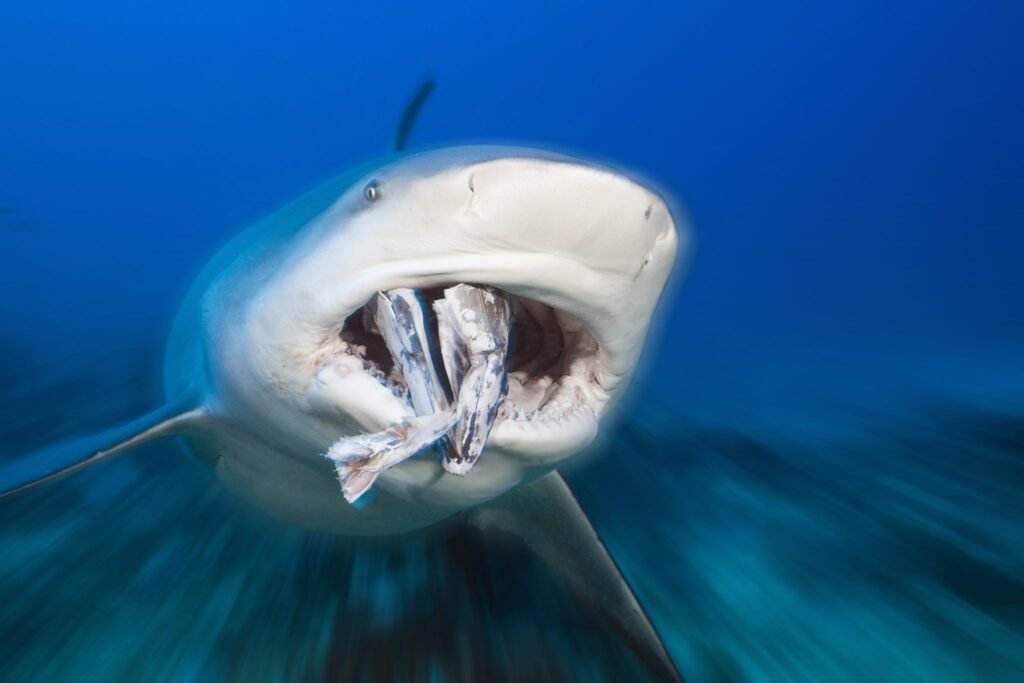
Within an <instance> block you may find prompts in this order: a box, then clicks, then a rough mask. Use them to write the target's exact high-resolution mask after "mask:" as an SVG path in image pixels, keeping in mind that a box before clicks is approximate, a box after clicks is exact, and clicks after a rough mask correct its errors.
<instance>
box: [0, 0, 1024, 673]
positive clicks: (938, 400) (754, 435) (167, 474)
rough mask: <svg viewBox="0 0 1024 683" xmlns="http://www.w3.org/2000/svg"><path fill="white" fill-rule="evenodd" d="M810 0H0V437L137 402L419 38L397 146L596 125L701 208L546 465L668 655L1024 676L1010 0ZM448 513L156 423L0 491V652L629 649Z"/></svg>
mask: <svg viewBox="0 0 1024 683" xmlns="http://www.w3.org/2000/svg"><path fill="white" fill-rule="evenodd" d="M819 5H821V4H820V3H819ZM819 5H814V4H809V3H793V2H779V3H721V2H689V3H677V4H676V6H669V3H664V5H662V4H653V3H645V2H630V3H623V4H611V3H604V2H588V3H583V2H519V3H514V4H511V3H509V4H506V5H504V6H494V5H481V4H472V5H470V4H462V3H445V4H441V5H429V4H428V3H411V2H409V3H391V4H380V5H378V4H371V3H359V4H354V3H353V4H348V3H308V4H306V5H305V6H304V7H301V8H298V7H294V6H289V5H286V4H285V3H249V4H246V5H241V4H237V5H229V4H227V3H216V2H214V3H202V4H198V3H160V4H148V5H147V6H145V7H143V6H140V5H139V4H138V3H127V2H106V3H102V4H100V5H96V4H95V3H92V4H90V3H85V4H83V3H70V2H53V3H46V4H39V3H17V4H15V3H7V4H5V5H4V6H2V7H0V64H2V65H3V68H2V69H0V292H2V293H3V296H0V320H2V321H3V322H2V324H0V447H2V450H0V455H2V456H3V457H8V456H10V455H13V454H19V453H24V452H28V451H30V450H32V449H34V448H38V447H40V446H42V445H43V444H45V443H48V442H50V441H52V440H55V439H59V438H62V437H67V436H69V435H74V434H78V433H82V432H85V431H89V430H94V429H99V428H102V427H103V426H105V425H109V424H111V423H114V422H117V421H119V420H124V419H126V418H129V417H131V416H133V415H134V414H137V413H138V412H140V411H143V410H145V409H148V408H152V407H154V406H155V405H156V404H157V403H158V402H159V398H160V395H161V388H160V386H159V375H160V370H159V366H160V357H161V353H162V340H163V337H164V335H165V334H166V332H167V330H168V328H169V325H170V321H171V318H172V316H173V314H174V311H175V308H176V306H177V304H178V302H179V301H180V299H181V297H182V296H183V294H184V292H185V290H186V288H187V286H188V284H189V282H190V280H191V278H192V277H194V275H195V274H196V273H197V272H198V270H199V269H200V267H201V265H202V264H203V262H204V261H205V260H206V259H207V258H208V257H209V256H210V255H211V254H212V252H213V251H214V250H215V249H216V247H217V246H219V245H220V244H222V243H223V242H224V241H226V240H227V239H228V238H229V237H230V236H231V235H233V234H234V233H235V232H236V231H237V230H238V229H240V228H241V227H243V226H244V225H245V224H246V223H248V222H250V221H252V220H255V219H257V218H259V217H260V216H261V215H264V214H266V213H268V212H269V211H271V210H273V209H274V208H276V207H278V206H280V205H281V204H283V203H285V202H286V201H288V200H289V199H291V198H293V197H295V196H296V195H298V194H300V193H301V192H303V191H304V190H306V189H308V188H310V187H312V186H313V185H314V184H316V183H318V182H320V181H322V180H324V179H325V178H327V177H329V176H331V175H333V174H335V173H337V172H339V171H342V170H344V169H346V168H348V167H351V166H354V165H356V164H359V163H362V162H364V161H366V160H367V159H370V158H373V157H376V156H379V155H380V154H381V153H384V152H386V151H387V150H388V147H389V145H390V143H391V140H392V139H393V136H394V127H395V124H396V122H397V120H398V118H399V116H400V115H401V111H402V108H403V106H404V104H405V102H406V100H407V99H408V98H409V97H410V95H411V94H412V93H413V92H414V91H415V89H416V88H417V87H418V86H419V84H420V83H421V81H422V80H423V78H424V77H425V76H427V75H428V74H429V75H433V77H434V78H435V79H436V81H437V88H436V90H435V92H434V93H433V96H432V97H431V100H430V101H429V102H428V103H427V106H426V107H425V109H424V111H423V114H422V116H421V118H420V120H419V122H418V124H417V126H416V128H415V130H414V131H413V134H412V137H411V145H410V146H411V147H412V148H414V149H415V148H426V147H434V146H439V145H445V144H453V143H461V142H493V141H500V142H515V143H527V144H535V145H540V146H543V147H551V148H554V149H558V150H567V151H570V152H577V153H581V154H584V155H587V156H590V157H594V158H597V159H601V160H608V161H611V162H613V163H615V164H616V165H619V166H624V167H626V168H632V169H636V170H638V171H639V172H641V173H642V174H643V175H644V176H646V177H648V178H651V179H652V180H654V181H655V182H656V183H657V184H658V185H659V186H660V187H661V188H663V189H664V190H665V191H666V192H667V193H669V194H670V195H672V196H673V197H675V198H676V200H677V201H678V202H679V203H680V205H681V206H685V207H686V212H687V214H688V216H689V217H690V219H691V221H692V223H693V226H694V232H695V236H696V242H695V251H694V255H693V258H692V260H691V262H690V264H689V270H688V272H687V274H686V277H685V278H681V279H680V282H679V283H678V287H677V288H676V289H675V290H674V293H673V296H671V297H670V299H669V300H668V301H667V302H666V306H665V309H664V314H663V319H662V329H661V330H660V334H659V336H658V337H657V338H656V339H654V340H652V343H651V345H650V348H649V355H648V357H647V363H646V365H645V368H644V372H642V373H641V375H640V377H639V378H638V380H637V383H636V386H635V392H634V394H633V396H632V399H631V401H630V402H629V404H628V405H627V406H626V408H625V409H624V410H623V413H622V415H621V420H620V422H619V423H618V424H617V425H615V426H613V428H611V429H609V430H608V432H607V434H606V446H605V448H604V452H603V453H602V454H600V455H599V456H597V457H595V458H593V459H592V460H591V461H589V462H586V463H580V464H579V465H578V466H575V467H573V468H571V469H570V471H568V472H567V476H568V478H569V480H570V482H571V483H572V485H573V486H574V488H575V489H576V490H577V492H578V494H579V496H580V498H581V500H582V501H583V503H584V505H585V507H586V508H587V510H588V511H589V512H590V514H591V515H592V517H593V519H594V522H595V524H596V526H597V527H598V529H599V531H600V532H601V533H602V535H603V536H604V537H605V538H606V540H607V541H608V544H609V546H610V547H611V549H612V550H613V553H614V554H615V556H616V558H617V559H618V560H619V562H620V564H621V565H622V567H623V569H624V571H625V572H626V574H627V575H628V577H629V578H630V580H631V581H632V582H633V584H634V586H635V587H636V589H637V592H638V594H639V595H640V597H641V599H642V600H643V601H644V603H645V605H647V607H648V609H649V611H650V612H651V614H652V617H653V619H654V621H655V622H656V624H657V626H658V627H659V629H660V630H661V632H662V634H663V636H664V637H665V639H666V642H667V644H668V647H669V649H670V651H671V653H672V654H673V656H674V657H675V658H676V660H677V661H678V663H679V665H680V668H681V669H682V671H683V672H684V674H686V675H687V677H688V678H689V680H692V681H745V680H752V681H825V680H828V681H842V680H851V681H860V680H891V681H971V680H980V681H1017V680H1021V679H1022V678H1024V654H1022V653H1024V582H1022V580H1021V579H1020V577H1021V576H1024V543H1022V542H1021V540H1020V539H1022V538H1024V509H1022V508H1024V503H1022V497H1021V495H1020V493H1019V492H1020V491H1021V489H1022V485H1024V436H1022V434H1024V267H1021V260H1022V254H1024V227H1022V226H1024V165H1022V162H1021V158H1022V153H1024V124H1022V122H1024V89H1022V88H1021V87H1020V75H1021V73H1024V45H1022V44H1021V41H1020V40H1019V33H1020V26H1021V25H1022V24H1021V20H1022V19H1024V12H1022V10H1021V9H1020V8H1019V7H1017V6H1016V5H1015V4H1013V3H1003V2H990V3H975V4H973V5H971V4H968V3H944V2H933V3H924V2H906V3H897V4H896V5H895V6H892V4H891V3H890V4H889V5H883V4H880V3H871V2H868V3H863V2H862V3H829V4H828V5H827V6H819ZM460 533H461V532H458V531H448V532H444V533H442V534H441V537H440V538H417V539H414V540H409V541H407V542H405V543H404V544H403V545H401V546H397V547H396V546H393V545H388V544H382V545H379V546H373V547H365V546H362V545H355V544H352V543H350V542H348V541H341V540H338V539H334V538H331V537H326V536H318V535H311V534H307V533H305V532H302V531H300V530H297V529H292V528H288V527H285V526H282V525H279V524H277V523H274V522H270V521H268V520H266V519H265V518H263V517H262V516H260V515H259V514H258V513H256V512H254V511H252V510H250V509H248V508H246V507H244V506H243V505H242V504H240V503H238V502H237V501H235V500H234V499H232V498H231V497H230V496H228V494H226V493H225V492H224V491H223V490H221V489H220V488H219V487H218V486H217V485H216V483H215V482H214V481H213V480H212V479H211V477H210V476H209V473H207V472H206V471H205V470H203V469H202V468H201V467H199V466H198V465H196V464H194V463H192V462H190V461H188V460H187V459H184V458H182V457H181V456H180V453H178V452H177V451H176V450H175V449H174V447H173V446H167V447H165V446H154V447H151V448H146V449H144V450H143V451H140V453H139V454H138V456H137V457H136V456H133V457H130V458H125V459H122V460H119V461H115V462H111V463H106V464H104V465H102V466H98V467H96V468H94V469H93V470H92V471H89V472H86V473H84V474H82V475H80V476H78V477H76V478H74V479H72V480H70V481H68V482H66V483H61V484H58V485H55V486H54V487H52V488H49V489H47V490H45V491H43V492H40V493H39V494H35V495H32V496H29V497H26V498H23V499H20V500H18V501H16V502H15V503H13V504H10V505H5V506H4V507H3V508H0V539H2V540H0V547H2V552H0V661H2V662H4V665H3V670H4V674H3V677H4V679H5V680H8V679H9V680H14V681H36V680H41V681H72V680H73V681H79V680H101V681H121V680H153V681H159V680H168V681H179V680H199V681H220V680H245V681H263V680H266V681H273V680H320V679H327V680H372V681H377V680H506V679H507V680H537V679H540V680H635V679H636V678H635V677H636V676H637V675H639V674H637V672H636V671H634V668H635V662H632V660H631V659H630V655H629V653H628V651H627V650H626V649H625V648H624V647H623V646H622V644H621V643H619V642H618V640H617V639H616V638H615V636H614V634H612V633H609V632H607V630H606V629H604V628H603V627H602V626H600V625H599V624H594V623H592V621H591V620H590V619H589V618H588V616H587V613H586V612H584V611H582V610H581V609H580V608H579V606H578V605H576V604H575V603H574V602H573V601H572V600H571V599H569V598H568V597H567V596H565V595H564V593H563V591H562V589H561V588H560V586H559V585H558V584H557V583H556V582H554V581H553V580H552V579H551V578H550V577H548V576H547V575H546V573H545V572H544V571H543V568H541V567H538V566H537V565H536V564H535V562H534V560H533V559H532V558H531V557H529V556H528V555H527V554H525V553H523V552H522V551H521V550H518V549H516V548H491V547H489V546H487V545H485V544H481V543H479V542H478V541H475V540H473V539H467V538H463V537H462V536H460V535H459V534H460ZM445 534H448V535H445ZM360 677H361V678H360Z"/></svg>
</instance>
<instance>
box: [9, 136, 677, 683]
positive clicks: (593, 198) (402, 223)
mask: <svg viewBox="0 0 1024 683" xmlns="http://www.w3.org/2000/svg"><path fill="white" fill-rule="evenodd" d="M688 234H689V229H688V227H687V225H686V224H685V223H684V222H683V221H682V220H681V219H680V218H679V214H678V212H673V211H672V210H671V209H670V207H669V204H668V203H667V201H666V200H665V198H664V197H663V196H662V195H661V194H659V193H658V192H657V191H656V190H654V189H652V188H651V187H650V186H649V185H648V184H647V183H645V182H642V181H639V180H637V179H635V178H634V177H632V176H631V175H629V174H626V173H622V172H620V171H618V170H615V169H613V168H611V167H609V166H605V165H602V164H597V163H593V162H590V161H585V160H582V159H579V158H575V157H570V156H567V155H563V154H558V153H553V152H549V151H546V150H540V149H534V148H526V147H509V146H487V145H468V146H456V147H448V148H440V149H434V150H430V151H425V152H419V153H413V154H403V155H399V156H396V157H394V158H392V159H389V160H387V161H385V162H382V163H373V164H369V165H367V166H364V167H361V168H358V169H356V170H354V171H352V172H349V173H345V174H342V175H340V176H338V177H336V178H333V179H331V180H329V181H327V182H326V183H324V184H322V185H320V186H318V187H316V188H314V189H313V190H312V191H310V192H308V193H306V194H305V195H303V196H302V197H300V198H298V199H297V200H295V201H293V202H292V203H290V204H288V205H287V206H285V207H284V208H283V209H281V210H279V211H277V212H275V213H273V214H272V215H270V216H268V217H267V218H265V219H264V220H261V221H259V222H257V223H256V224H255V225H253V226H251V227H250V228H248V229H247V230H245V231H243V232H242V233H241V234H240V235H239V236H237V237H236V238H235V239H233V240H231V241H230V242H229V243H228V244H227V245H226V246H224V247H223V249H222V250H221V251H220V252H219V253H218V254H217V255H216V256H215V257H214V258H213V259H212V260H211V261H210V262H209V264H208V265H207V267H206V268H205V269H204V270H203V271H202V273H201V274H200V275H199V277H198V278H197V279H196V281H195V282H194V284H193V286H192V287H191V289H190V291H189V292H188V294H187V295H186V297H185V300H184V302H183V303H182V305H181V308H180V311H179V313H178V315H177V317H176V319H175V322H174V324H173V327H172V329H171V332H170V336H169V339H168V342H167V346H166V354H165V361H164V387H165V396H166V403H165V405H164V406H163V407H161V408H159V409H157V410H156V411H154V412H152V413H151V414H148V415H145V416H142V417H140V418H138V419H136V420H133V421H131V422H130V423H128V424H125V425H120V426H116V427H112V428H110V429H108V430H104V431H102V432H100V433H97V434H90V435H86V436H82V437H80V438H76V439H72V440H70V441H66V442H62V443H58V444H55V445H53V446H51V447H49V448H46V449H44V450H43V451H40V452H37V453H33V454H30V455H28V456H25V457H24V458H22V459H20V460H19V462H22V463H26V467H27V468H28V470H30V471H31V472H32V475H31V476H28V477H24V480H23V481H21V482H20V483H16V484H14V485H7V490H5V491H4V492H2V493H0V499H6V498H10V497H12V496H14V495H19V494H22V493H24V492H26V491H29V490H32V489H35V488H37V487H39V486H40V485H42V484H44V483H46V482H49V481H53V480H55V479H58V478H61V477H64V476H67V475H70V474H72V473H74V472H77V471H79V470H81V469H83V468H85V467H88V466H89V465H91V464H93V463H95V462H98V461H100V460H103V459H106V458H110V457H113V456H116V455H120V454H123V453H126V452H128V451H131V450H133V449H136V448H137V447H139V446H141V445H143V444H146V443H150V442H153V441H156V440H161V439H172V440H176V441H177V442H178V443H180V444H181V446H182V447H183V448H184V449H185V450H187V451H188V452H190V453H191V454H192V455H193V456H194V457H195V458H197V459H198V460H200V461H201V462H203V463H206V464H208V465H209V467H210V469H211V470H212V471H213V473H214V474H215V476H216V477H217V478H218V479H219V480H220V481H221V482H223V484H224V485H225V486H226V487H227V488H228V489H230V490H231V491H232V492H234V493H235V494H237V495H239V496H241V497H243V498H244V499H246V500H248V501H250V502H252V503H254V504H255V505H256V506H258V507H259V508H261V509H263V510H265V511H267V512H268V513H270V514H271V515H273V516H276V517H278V518H281V519H284V520H288V521H290V522H293V523H295V524H299V525H303V526H305V527H309V528H313V529H318V530H324V531H328V532H333V533H336V534H342V535H349V536H386V535H400V534H403V533H409V532H414V531H417V530H420V529H428V528H430V527H432V526H435V525H438V524H441V523H442V522H445V521H446V520H451V519H453V518H454V519H457V520H460V521H461V522H462V523H467V524H470V525H472V526H473V527H475V528H476V529H478V530H480V531H481V532H482V533H485V534H492V535H496V536H510V537H514V538H517V539H519V540H520V541H521V542H522V543H524V544H526V545H527V546H528V547H529V548H530V549H532V550H533V551H534V552H535V553H536V554H537V555H538V556H539V557H540V559H541V560H542V561H543V562H544V563H545V564H546V565H547V566H548V567H550V569H551V570H552V571H553V572H554V573H555V574H556V575H557V576H558V577H560V578H561V579H562V580H563V581H564V583H565V584H566V586H567V587H568V588H569V589H570V590H571V591H572V592H574V593H575V594H576V595H577V596H579V597H580V599H581V600H582V601H583V603H584V604H585V605H587V606H589V607H590V608H591V609H592V610H593V612H594V613H595V614H596V615H598V616H599V617H600V618H602V619H604V620H605V621H607V623H608V624H610V625H611V626H612V627H613V628H615V630H616V631H617V633H619V634H620V635H621V637H623V638H624V639H625V640H626V641H627V642H628V643H629V644H630V646H631V647H632V648H633V650H634V651H635V652H636V654H637V656H638V657H639V659H640V660H641V661H643V662H644V663H645V664H646V665H647V666H648V667H649V668H650V670H651V672H652V673H653V675H654V676H655V677H656V678H658V679H660V680H681V678H680V674H679V672H678V670H677V668H676V667H675V665H674V663H673V662H672V659H671V657H670V656H669V655H668V653H667V651H666V649H665V647H664V644H663V643H662V641H661V639H660V637H659V635H658V633H657V631H656V629H655V628H654V626H653V625H652V623H651V621H650V619H649V618H648V616H647V614H646V612H645V611H644V609H643V607H642V606H641V604H640V602H639V601H638V599H637V598H636V596H635V594H634V593H633V591H632V589H631V588H630V586H629V584H628V582H627V581H626V579H625V578H624V577H623V575H622V573H621V572H620V571H619V569H618V567H617V565H616V563H615V562H614V560H613V558H612V557H611V555H610V554H609V552H608V550H607V548H606V547H605V546H604V544H603V543H602V542H601V539H600V538H599V536H598V534H597V532H596V531H595V529H594V527H593V525H592V524H591V523H590V521H589V519H588V518H587V516H586V514H585V512H584V511H583V509H582V508H581V507H580V505H579V503H578V502H577V500H576V499H575V497H574V496H573V494H572V492H571V490H570V489H569V487H568V485H567V484H566V482H565V481H564V479H563V478H562V476H561V475H560V474H559V467H560V466H562V465H563V464H565V463H567V461H568V460H569V459H571V458H573V457H575V456H578V455H579V454H580V453H583V452H585V451H587V449H588V447H589V446H590V445H591V443H592V442H593V441H594V440H595V438H596V436H597V435H598V432H599V428H600V425H601V424H602V422H603V421H604V420H606V419H607V417H608V416H609V415H610V414H612V413H613V411H614V408H615V406H616V405H617V404H619V403H620V402H621V399H622V397H623V395H624V393H625V392H626V389H627V387H628V386H629V385H630V381H631V378H632V377H633V375H634V374H635V372H636V370H637V367H638V364H639V363H640V360H641V357H642V355H643V354H642V350H643V348H644V345H645V340H646V339H647V337H648V336H649V335H648V330H649V328H650V327H651V325H652V321H653V320H654V319H655V317H656V315H655V313H656V310H657V309H658V306H659V300H661V299H662V293H663V291H664V290H665V288H666V284H667V283H668V282H669V279H670V275H672V273H673V271H674V270H678V269H676V264H677V262H679V261H680V260H681V254H683V253H685V252H686V250H687V247H688V244H689V241H688ZM624 466H626V465H625V464H624ZM23 469H24V468H23Z"/></svg>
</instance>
